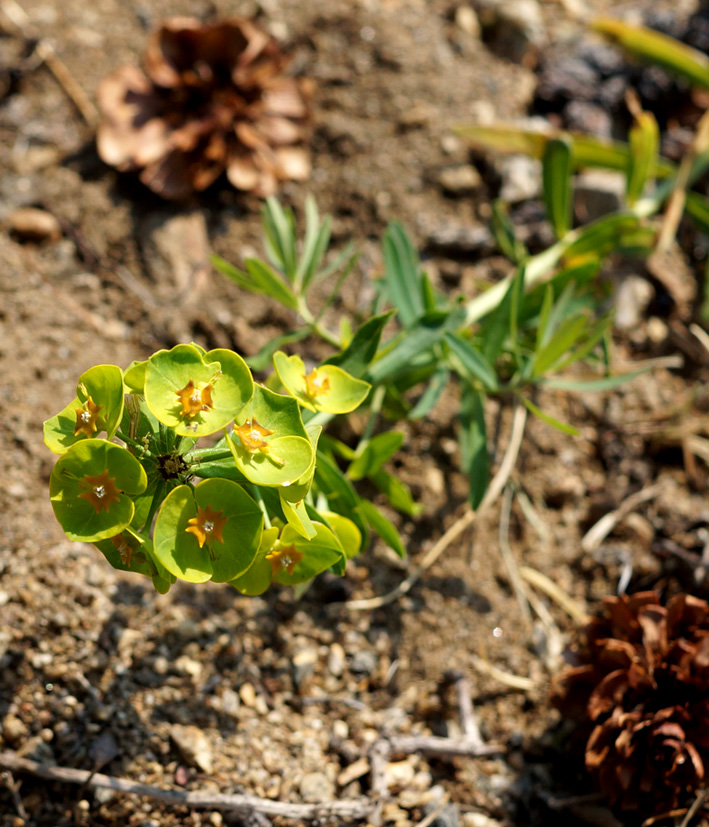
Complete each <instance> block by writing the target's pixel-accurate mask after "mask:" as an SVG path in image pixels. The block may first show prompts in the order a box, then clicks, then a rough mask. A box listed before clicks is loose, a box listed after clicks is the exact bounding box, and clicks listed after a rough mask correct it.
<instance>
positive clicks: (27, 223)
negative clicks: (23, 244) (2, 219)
mask: <svg viewBox="0 0 709 827" xmlns="http://www.w3.org/2000/svg"><path fill="white" fill-rule="evenodd" d="M7 223H8V229H9V230H10V232H11V233H12V234H13V235H15V236H17V238H18V239H19V240H20V241H57V239H59V238H60V237H61V234H62V230H61V226H60V224H59V221H58V220H57V219H56V218H55V217H54V216H53V215H52V214H51V213H49V212H47V211H46V210H39V209H37V208H36V207H20V208H19V209H16V210H13V211H12V212H11V213H10V215H9V216H8V219H7Z"/></svg>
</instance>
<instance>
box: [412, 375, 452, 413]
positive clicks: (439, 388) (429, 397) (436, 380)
mask: <svg viewBox="0 0 709 827" xmlns="http://www.w3.org/2000/svg"><path fill="white" fill-rule="evenodd" d="M450 375H451V374H450V371H449V370H448V368H445V367H439V368H437V369H436V370H435V371H434V373H433V376H432V377H431V381H430V382H429V383H428V385H427V387H426V390H425V391H424V392H423V393H422V394H421V396H420V397H419V400H418V402H417V403H416V404H415V405H414V407H413V408H412V409H411V411H409V414H408V416H407V419H410V420H412V421H414V420H416V419H423V417H424V416H428V414H429V413H431V411H432V410H433V409H434V408H435V407H436V404H437V403H438V400H439V399H440V398H441V394H442V393H443V391H444V390H445V389H446V387H447V385H448V382H449V381H450Z"/></svg>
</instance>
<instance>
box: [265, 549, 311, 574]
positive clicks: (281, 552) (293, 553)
mask: <svg viewBox="0 0 709 827" xmlns="http://www.w3.org/2000/svg"><path fill="white" fill-rule="evenodd" d="M266 559H267V560H268V562H269V563H270V564H271V568H272V569H273V576H274V577H275V576H276V575H277V574H278V573H279V572H281V571H283V569H285V570H286V571H287V572H288V574H293V569H294V568H295V567H296V566H297V565H298V563H300V561H301V560H302V559H303V553H302V552H300V551H298V549H297V548H296V547H295V543H291V544H290V545H289V546H284V547H283V548H280V549H278V550H275V549H271V551H269V552H268V554H267V555H266Z"/></svg>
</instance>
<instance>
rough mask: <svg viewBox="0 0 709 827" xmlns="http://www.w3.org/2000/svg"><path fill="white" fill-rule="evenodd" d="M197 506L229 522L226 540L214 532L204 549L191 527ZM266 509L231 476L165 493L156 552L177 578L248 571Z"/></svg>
mask: <svg viewBox="0 0 709 827" xmlns="http://www.w3.org/2000/svg"><path fill="white" fill-rule="evenodd" d="M198 507H200V508H201V509H203V510H206V509H207V508H210V509H211V511H212V512H218V513H219V514H220V517H221V518H226V522H225V523H224V525H223V526H222V528H221V536H222V541H219V540H218V539H217V538H216V536H215V537H214V539H213V540H212V541H211V542H205V543H204V545H203V546H202V547H201V548H200V545H199V540H198V538H197V537H196V536H195V535H194V534H193V533H192V532H191V531H188V529H189V528H190V527H191V526H190V522H189V521H190V520H194V519H196V518H197V517H198ZM262 529H263V513H262V512H261V509H260V508H259V506H258V505H257V504H256V503H255V502H254V501H253V500H252V499H251V497H249V495H248V494H247V493H246V492H245V491H244V490H243V488H242V487H241V486H240V485H237V483H235V482H231V481H230V480H223V479H219V480H217V479H212V480H204V481H203V482H200V483H199V485H197V487H196V488H194V489H193V488H192V487H191V486H189V485H179V486H177V488H174V489H173V490H172V491H171V492H170V493H169V494H168V496H167V497H166V499H165V501H164V502H163V504H162V507H161V508H160V511H159V513H158V518H157V521H156V523H155V536H154V544H155V545H154V548H155V556H156V557H157V559H158V560H159V561H160V563H161V564H162V565H163V566H164V567H165V568H166V569H167V570H168V571H169V572H170V573H171V574H173V575H174V576H175V577H177V578H178V579H180V580H186V581H188V582H189V583H204V582H206V581H207V580H214V581H215V582H217V583H224V582H226V581H228V580H233V579H234V578H235V577H239V576H240V575H241V574H243V573H245V572H246V571H247V570H248V569H249V567H250V566H251V564H252V563H253V561H254V559H255V557H256V553H257V551H258V548H259V544H260V541H261V534H262Z"/></svg>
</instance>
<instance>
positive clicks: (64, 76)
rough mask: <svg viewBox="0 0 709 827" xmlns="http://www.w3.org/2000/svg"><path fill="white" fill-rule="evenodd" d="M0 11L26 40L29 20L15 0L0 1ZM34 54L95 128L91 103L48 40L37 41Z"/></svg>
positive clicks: (95, 116)
mask: <svg viewBox="0 0 709 827" xmlns="http://www.w3.org/2000/svg"><path fill="white" fill-rule="evenodd" d="M0 9H2V12H3V14H4V15H5V17H6V18H7V19H8V20H9V21H10V23H11V24H12V25H13V26H14V27H15V29H16V30H17V31H18V33H19V34H20V35H21V36H22V37H23V38H24V39H25V40H28V39H29V38H28V35H27V34H26V29H27V27H28V26H29V25H30V19H29V17H28V16H27V13H26V12H25V10H24V9H23V8H22V6H20V4H19V3H18V2H17V0H2V5H0ZM35 52H36V53H37V55H38V56H39V57H40V58H41V59H42V60H43V61H44V63H46V65H47V68H48V69H49V71H50V72H51V73H52V74H53V75H54V77H55V79H56V80H57V83H58V84H59V85H60V86H61V87H62V89H63V90H64V91H65V92H66V94H67V95H68V96H69V98H70V99H71V101H72V103H73V104H74V106H75V107H76V108H77V109H78V110H79V113H80V115H81V117H82V118H83V119H84V120H85V121H86V123H87V124H88V125H89V126H91V127H93V126H96V124H97V123H98V120H99V117H98V112H97V111H96V107H95V106H94V105H93V103H91V101H90V99H89V96H88V95H87V94H86V92H84V90H83V89H82V88H81V86H79V84H78V83H77V82H76V81H75V80H74V77H73V75H72V74H71V72H70V71H69V70H68V69H67V67H66V64H65V63H64V61H63V60H61V59H60V58H59V57H58V55H57V53H56V52H55V51H54V47H53V46H52V44H51V43H50V42H49V40H47V38H45V37H43V38H41V39H40V40H38V41H37V45H36V46H35Z"/></svg>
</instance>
